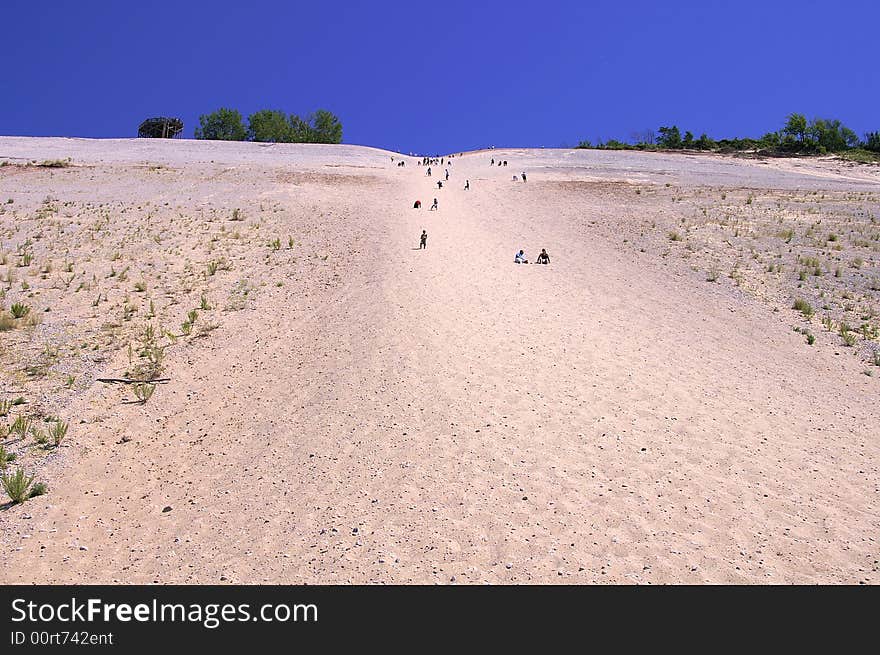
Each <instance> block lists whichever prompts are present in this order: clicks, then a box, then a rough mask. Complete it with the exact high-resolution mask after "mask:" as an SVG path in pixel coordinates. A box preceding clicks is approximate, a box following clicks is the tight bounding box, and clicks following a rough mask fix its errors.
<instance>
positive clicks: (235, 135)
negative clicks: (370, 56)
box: [195, 107, 342, 143]
mask: <svg viewBox="0 0 880 655" xmlns="http://www.w3.org/2000/svg"><path fill="white" fill-rule="evenodd" d="M195 137H196V138H197V139H214V140H217V141H260V142H266V143H268V142H272V143H341V142H342V123H341V122H340V121H339V118H338V117H337V116H336V115H334V114H333V113H331V112H329V111H327V110H326V109H319V110H317V111H316V112H315V113H313V114H310V115H309V116H307V117H305V118H301V117H299V116H297V115H296V114H290V115H287V114H285V113H284V112H283V111H278V110H275V109H261V110H260V111H257V112H254V113H253V114H251V115H250V116H248V120H247V126H245V123H244V120H243V119H242V116H241V113H239V111H238V110H237V109H228V108H225V107H221V108H220V109H218V110H217V111H213V112H211V113H209V114H202V115H201V116H199V126H198V127H197V128H196V130H195Z"/></svg>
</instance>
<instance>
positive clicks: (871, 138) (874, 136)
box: [862, 132, 880, 152]
mask: <svg viewBox="0 0 880 655" xmlns="http://www.w3.org/2000/svg"><path fill="white" fill-rule="evenodd" d="M862 147H863V148H864V149H865V150H870V151H871V152H880V132H868V133H867V134H866V135H865V142H864V143H863V144H862Z"/></svg>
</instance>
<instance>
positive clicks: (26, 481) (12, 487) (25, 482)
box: [0, 469, 34, 504]
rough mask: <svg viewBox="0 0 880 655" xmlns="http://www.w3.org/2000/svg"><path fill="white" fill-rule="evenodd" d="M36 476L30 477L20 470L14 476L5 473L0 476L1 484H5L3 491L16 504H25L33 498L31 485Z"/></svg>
mask: <svg viewBox="0 0 880 655" xmlns="http://www.w3.org/2000/svg"><path fill="white" fill-rule="evenodd" d="M33 481H34V476H30V477H28V476H27V475H26V474H25V472H24V471H23V470H22V469H18V470H16V471H15V473H13V474H12V475H9V474H7V473H4V474H3V475H0V482H2V484H3V490H4V491H5V492H6V495H7V496H9V499H10V500H11V501H12V502H13V503H15V504H18V503H23V502H24V501H26V500H27V499H28V498H30V496H31V493H30V492H31V484H32V483H33Z"/></svg>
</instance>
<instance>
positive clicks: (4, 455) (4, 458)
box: [0, 445, 15, 470]
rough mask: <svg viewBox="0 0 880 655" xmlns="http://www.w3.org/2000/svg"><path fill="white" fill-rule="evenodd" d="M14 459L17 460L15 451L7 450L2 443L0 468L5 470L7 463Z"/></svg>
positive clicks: (0, 446) (0, 447)
mask: <svg viewBox="0 0 880 655" xmlns="http://www.w3.org/2000/svg"><path fill="white" fill-rule="evenodd" d="M13 461H15V453H10V452H7V451H6V449H5V448H4V447H3V446H2V445H0V470H5V469H6V465H7V464H8V463H9V462H13Z"/></svg>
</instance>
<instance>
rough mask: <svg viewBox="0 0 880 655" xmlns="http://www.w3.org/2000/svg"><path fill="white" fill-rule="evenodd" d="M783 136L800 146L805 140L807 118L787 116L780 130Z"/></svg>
mask: <svg viewBox="0 0 880 655" xmlns="http://www.w3.org/2000/svg"><path fill="white" fill-rule="evenodd" d="M782 133H783V134H784V135H785V136H788V137H791V138H792V139H794V140H795V141H797V142H798V143H799V144H801V145H802V146H803V145H805V141H806V138H807V118H806V116H804V115H803V114H789V116H788V119H787V120H786V123H785V127H783V128H782Z"/></svg>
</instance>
